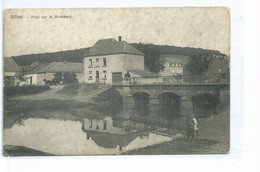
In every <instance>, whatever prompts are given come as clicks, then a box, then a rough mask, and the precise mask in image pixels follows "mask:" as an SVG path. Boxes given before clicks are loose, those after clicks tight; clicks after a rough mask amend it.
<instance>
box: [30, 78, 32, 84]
mask: <svg viewBox="0 0 260 172" xmlns="http://www.w3.org/2000/svg"><path fill="white" fill-rule="evenodd" d="M30 85H32V76H30Z"/></svg>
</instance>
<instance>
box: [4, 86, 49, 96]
mask: <svg viewBox="0 0 260 172" xmlns="http://www.w3.org/2000/svg"><path fill="white" fill-rule="evenodd" d="M50 89H51V88H50V86H48V85H43V86H36V85H25V86H11V87H4V96H19V95H29V94H36V93H41V92H43V91H46V90H50Z"/></svg>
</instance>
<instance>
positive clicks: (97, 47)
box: [87, 38, 143, 56]
mask: <svg viewBox="0 0 260 172" xmlns="http://www.w3.org/2000/svg"><path fill="white" fill-rule="evenodd" d="M110 54H134V55H143V53H141V52H140V51H138V50H137V49H136V48H135V47H133V46H132V45H130V44H129V43H127V42H126V41H117V40H115V39H113V38H110V39H101V40H98V41H97V42H96V43H95V44H94V45H93V46H92V47H91V48H90V49H89V53H88V54H87V56H98V55H110Z"/></svg>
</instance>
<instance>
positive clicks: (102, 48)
mask: <svg viewBox="0 0 260 172" xmlns="http://www.w3.org/2000/svg"><path fill="white" fill-rule="evenodd" d="M130 70H144V55H143V53H141V52H140V51H138V50H137V49H136V48H135V47H133V46H132V45H130V44H129V43H127V42H126V41H121V37H119V40H118V41H117V40H115V39H113V38H110V39H101V40H99V41H97V42H96V43H95V44H94V45H93V46H92V47H91V48H90V49H89V53H88V54H87V55H86V56H85V57H84V60H83V71H84V81H85V83H97V82H98V83H106V84H112V83H121V82H122V78H124V76H125V74H126V73H127V71H130Z"/></svg>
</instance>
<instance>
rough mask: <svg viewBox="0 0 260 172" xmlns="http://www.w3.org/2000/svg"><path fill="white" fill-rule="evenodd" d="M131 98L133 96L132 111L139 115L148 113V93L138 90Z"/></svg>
mask: <svg viewBox="0 0 260 172" xmlns="http://www.w3.org/2000/svg"><path fill="white" fill-rule="evenodd" d="M133 98H134V108H133V111H134V113H136V114H137V115H140V116H147V115H149V114H150V108H149V103H150V99H149V98H150V94H148V93H146V92H144V91H139V92H135V93H133Z"/></svg>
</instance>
